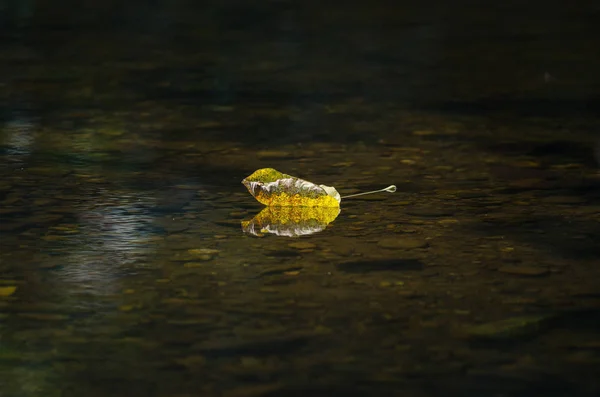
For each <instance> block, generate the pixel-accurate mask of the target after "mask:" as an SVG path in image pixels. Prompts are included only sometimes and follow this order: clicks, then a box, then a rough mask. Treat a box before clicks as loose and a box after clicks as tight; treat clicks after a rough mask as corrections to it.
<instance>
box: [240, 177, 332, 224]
mask: <svg viewBox="0 0 600 397" xmlns="http://www.w3.org/2000/svg"><path fill="white" fill-rule="evenodd" d="M242 183H243V184H244V186H246V188H247V189H248V191H249V192H250V194H251V195H253V196H254V198H256V199H257V200H258V201H259V202H260V203H262V204H264V205H267V206H271V207H331V208H339V206H340V201H341V197H340V194H339V193H338V192H337V190H335V188H333V187H331V186H325V185H316V184H314V183H312V182H308V181H305V180H304V179H300V178H296V177H293V176H291V175H287V174H282V173H281V172H279V171H277V170H275V169H273V168H261V169H259V170H256V171H255V172H254V173H253V174H252V175H250V176H248V177H247V178H245V179H244V180H243V181H242ZM336 216H337V215H336Z"/></svg>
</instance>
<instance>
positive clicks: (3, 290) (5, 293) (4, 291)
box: [0, 285, 17, 296]
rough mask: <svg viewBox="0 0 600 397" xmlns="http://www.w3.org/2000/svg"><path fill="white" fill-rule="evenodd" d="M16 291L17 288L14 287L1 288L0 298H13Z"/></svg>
mask: <svg viewBox="0 0 600 397" xmlns="http://www.w3.org/2000/svg"><path fill="white" fill-rule="evenodd" d="M16 290H17V287H15V286H12V285H11V286H8V287H0V296H11V295H12V294H14V293H15V291H16Z"/></svg>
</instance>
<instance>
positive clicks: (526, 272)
mask: <svg viewBox="0 0 600 397" xmlns="http://www.w3.org/2000/svg"><path fill="white" fill-rule="evenodd" d="M498 271H499V272H500V273H507V274H515V275H519V276H531V277H535V276H544V275H547V274H549V273H550V271H549V270H548V269H547V268H545V267H536V266H511V265H507V266H502V267H500V268H498Z"/></svg>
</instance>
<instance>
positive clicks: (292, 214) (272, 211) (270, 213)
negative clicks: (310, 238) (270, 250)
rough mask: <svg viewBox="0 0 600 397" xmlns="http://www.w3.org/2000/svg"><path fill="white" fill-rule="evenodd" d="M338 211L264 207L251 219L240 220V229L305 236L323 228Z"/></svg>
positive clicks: (326, 208) (313, 208)
mask: <svg viewBox="0 0 600 397" xmlns="http://www.w3.org/2000/svg"><path fill="white" fill-rule="evenodd" d="M339 213H340V208H339V207H289V206H288V207H266V208H264V209H263V210H262V211H261V212H260V213H258V214H257V215H256V216H255V217H254V218H252V219H251V220H248V221H242V230H243V231H244V232H245V233H249V234H253V235H255V236H262V235H263V234H264V233H272V234H276V235H278V236H287V237H297V236H305V235H308V234H313V233H318V232H320V231H322V230H323V229H325V228H326V227H327V225H328V224H329V223H331V222H333V221H334V220H335V218H336V217H337V216H338V215H339Z"/></svg>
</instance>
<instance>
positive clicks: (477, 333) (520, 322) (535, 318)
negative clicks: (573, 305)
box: [466, 315, 551, 341]
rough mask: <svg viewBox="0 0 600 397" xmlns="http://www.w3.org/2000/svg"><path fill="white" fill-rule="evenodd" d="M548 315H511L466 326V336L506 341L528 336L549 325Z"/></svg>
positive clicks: (543, 329) (549, 317)
mask: <svg viewBox="0 0 600 397" xmlns="http://www.w3.org/2000/svg"><path fill="white" fill-rule="evenodd" d="M550 319H551V316H550V315H532V316H519V317H511V318H507V319H505V320H500V321H494V322H489V323H484V324H479V325H474V326H471V327H469V328H467V330H466V333H467V335H468V337H470V338H473V339H484V340H496V341H507V340H513V339H521V338H528V337H531V336H535V335H537V334H540V333H542V332H544V331H545V330H546V329H548V327H549V323H550Z"/></svg>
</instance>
